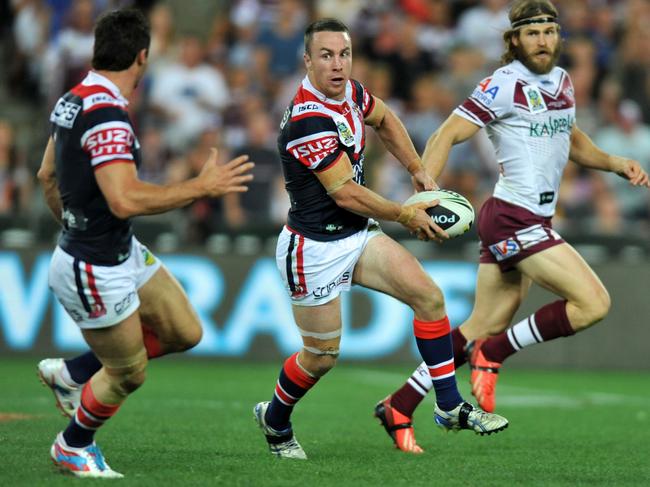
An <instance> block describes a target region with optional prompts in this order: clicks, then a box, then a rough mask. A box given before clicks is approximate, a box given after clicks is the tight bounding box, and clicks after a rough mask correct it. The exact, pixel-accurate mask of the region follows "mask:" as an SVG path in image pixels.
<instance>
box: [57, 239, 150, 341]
mask: <svg viewBox="0 0 650 487" xmlns="http://www.w3.org/2000/svg"><path fill="white" fill-rule="evenodd" d="M160 266H161V263H160V261H159V260H158V259H157V258H156V257H154V255H153V254H152V253H151V252H149V250H148V249H147V247H145V246H144V245H142V244H141V243H140V242H138V240H137V239H136V238H135V237H133V239H132V241H131V255H130V256H129V258H128V259H126V260H125V261H124V262H122V263H121V264H118V265H115V266H99V265H92V264H90V263H88V262H84V261H82V260H80V259H77V258H75V257H73V256H71V255H70V254H68V253H67V252H65V251H64V250H63V249H62V248H61V247H59V246H57V247H56V249H55V250H54V253H53V254H52V260H51V261H50V272H49V278H48V281H49V285H50V289H52V292H54V294H55V296H56V297H57V299H58V300H59V302H60V303H61V304H62V305H63V307H64V308H65V310H66V311H67V312H68V314H69V315H70V317H71V318H72V319H73V320H74V321H75V322H76V323H77V325H79V327H80V328H86V329H90V328H106V327H108V326H113V325H115V324H117V323H119V322H120V321H122V320H124V319H125V318H127V317H128V316H130V315H131V314H133V312H134V311H135V310H137V309H138V307H139V306H140V298H139V297H138V289H140V288H141V287H142V286H144V284H145V283H146V282H147V281H148V280H149V279H151V277H152V276H153V275H154V274H155V273H156V271H157V270H158V269H160Z"/></svg>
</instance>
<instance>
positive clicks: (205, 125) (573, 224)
mask: <svg viewBox="0 0 650 487" xmlns="http://www.w3.org/2000/svg"><path fill="white" fill-rule="evenodd" d="M555 3H556V5H557V6H558V8H559V10H560V15H561V20H560V22H561V25H562V36H563V38H564V53H563V55H562V57H561V61H560V65H561V66H563V67H565V68H566V69H567V70H568V71H569V72H570V74H571V76H572V79H573V83H574V86H575V96H576V100H577V123H578V125H579V126H580V127H581V128H582V129H583V130H585V131H586V132H587V133H588V134H589V135H590V136H591V137H592V138H593V139H594V140H595V142H596V143H597V144H598V145H600V147H602V148H603V149H604V150H606V151H608V152H612V153H616V154H619V155H623V156H627V157H631V158H634V159H637V160H638V161H639V162H640V163H641V164H642V165H643V166H644V168H645V169H646V170H647V171H650V0H626V1H611V0H610V1H607V0H560V1H556V2H555ZM2 5H3V7H0V8H1V9H3V11H0V18H1V19H2V20H1V21H0V24H1V25H0V35H1V36H2V50H1V52H0V59H1V60H2V64H3V66H4V68H3V70H2V71H1V72H0V88H2V90H1V91H0V92H1V93H2V96H0V101H1V102H2V104H1V106H4V107H7V106H11V104H14V105H20V106H21V107H23V108H24V107H28V108H29V113H30V118H29V119H28V122H27V123H24V122H23V124H22V125H21V126H19V127H17V126H15V125H16V124H15V123H14V121H13V120H12V119H11V117H9V116H7V115H4V114H3V108H0V215H5V216H9V217H14V218H22V217H23V216H25V215H34V213H38V212H41V213H42V214H43V215H45V214H46V213H47V211H46V208H45V206H44V205H43V204H42V203H40V201H41V200H42V198H41V197H40V195H39V193H38V192H37V190H36V189H35V188H36V184H35V173H36V169H37V167H38V165H39V163H40V156H41V154H42V150H43V147H44V146H45V142H46V139H47V123H46V121H47V115H48V114H49V111H50V110H51V107H52V105H53V103H54V101H55V100H56V99H57V98H58V96H60V94H61V93H62V92H64V91H65V90H67V89H68V88H70V87H71V86H73V85H74V84H76V83H77V82H79V81H80V79H81V78H82V77H83V76H84V74H85V72H86V71H87V70H88V68H89V61H90V58H91V55H92V39H93V33H92V27H93V23H94V21H95V19H96V17H97V16H98V15H99V14H101V12H103V11H105V10H106V9H110V8H115V7H121V6H125V5H133V6H136V7H138V8H142V9H143V10H145V11H146V12H147V14H148V16H149V18H150V21H151V26H152V43H151V50H150V57H149V63H150V65H149V70H148V74H147V76H146V78H145V80H144V81H143V82H142V83H141V86H140V87H139V89H138V91H137V93H136V96H135V97H134V99H133V100H132V101H131V104H130V111H131V115H132V118H133V120H134V122H135V124H136V126H137V131H138V134H139V139H140V142H141V144H142V147H143V156H144V160H143V164H142V167H141V169H140V175H141V177H142V178H143V179H145V180H148V181H152V182H156V183H167V182H174V181H179V180H182V179H185V178H187V177H190V176H192V175H194V174H196V173H197V171H199V170H200V167H201V165H202V164H203V162H204V161H205V159H206V157H207V154H208V151H209V148H210V147H212V146H216V147H218V148H219V156H220V158H221V159H223V160H228V159H230V158H232V157H234V156H236V155H239V154H242V153H246V154H249V155H250V156H251V159H252V160H254V161H255V162H256V164H257V165H256V168H255V171H254V174H255V181H254V182H253V184H251V187H250V190H249V191H248V192H247V193H245V194H242V195H231V196H228V197H226V198H223V199H220V200H201V201H197V202H195V203H194V204H192V205H191V206H190V207H188V208H186V209H183V210H179V211H177V212H176V213H172V214H171V215H169V216H166V217H163V218H169V219H171V221H173V222H174V224H175V225H176V226H175V228H177V229H178V232H179V234H181V235H182V236H183V239H184V240H186V241H188V242H194V243H200V242H203V241H205V239H206V238H208V237H209V236H210V235H213V234H215V233H217V234H218V233H224V232H225V233H228V232H235V231H240V230H242V229H245V230H247V231H268V230H269V229H271V231H276V230H277V229H278V228H279V226H280V225H281V223H282V222H283V221H284V219H285V216H286V211H287V209H288V201H287V197H286V195H285V193H284V189H283V181H282V174H281V169H280V164H279V160H278V156H277V151H276V147H275V139H276V136H277V130H278V126H279V123H280V120H281V118H282V113H283V111H284V109H285V107H286V106H287V104H288V103H289V101H290V100H291V98H292V96H293V94H294V93H295V90H296V89H297V87H298V84H299V82H300V79H301V78H302V77H303V76H304V68H303V61H302V54H303V32H304V29H305V26H306V25H307V24H308V23H309V22H310V21H311V20H313V19H315V18H319V17H325V16H327V17H337V18H339V19H341V20H343V21H344V22H346V23H347V24H348V25H349V26H350V28H351V31H352V34H353V48H354V68H353V76H354V77H355V78H356V79H358V80H360V81H361V82H362V83H364V84H365V85H366V86H367V87H368V88H369V89H370V91H371V92H372V93H373V94H375V95H376V96H378V97H380V98H382V99H383V100H385V101H386V102H387V103H388V104H389V105H390V106H391V107H392V108H393V110H395V111H396V112H397V113H398V115H399V116H400V117H401V119H402V120H403V122H404V124H405V125H406V127H407V129H408V130H409V133H410V134H411V136H412V138H413V140H414V142H415V145H416V148H417V149H418V151H420V152H421V151H422V150H423V148H424V145H425V143H426V141H427V139H428V137H429V136H430V135H431V133H433V132H434V131H435V130H436V128H437V127H438V126H439V125H440V123H441V122H442V121H443V120H444V119H445V118H446V117H447V116H448V114H449V113H450V112H451V111H452V110H453V108H454V107H455V106H457V105H458V104H459V103H460V102H462V100H463V99H464V98H465V97H467V96H468V95H469V94H470V93H471V91H472V90H473V88H474V86H475V84H476V83H477V82H478V81H479V80H480V79H481V78H483V77H484V76H486V75H488V74H489V73H490V72H491V71H492V70H494V69H495V67H497V66H498V65H499V58H500V55H501V53H502V50H503V41H502V38H501V33H502V32H503V31H504V30H506V29H507V28H508V26H509V23H508V18H507V8H508V1H507V0H474V1H469V0H468V1H462V0H374V1H371V0H313V1H309V0H231V1H225V0H223V1H216V0H213V1H204V2H183V1H181V0H176V1H174V0H169V1H165V2H156V1H111V0H95V1H91V0H11V1H10V2H3V4H2ZM198 7H202V8H201V9H199V11H198V12H193V9H198ZM207 17H209V19H208V21H206V18H207ZM193 19H194V20H193ZM198 20H200V21H198ZM19 132H23V135H22V136H19V135H20V134H19ZM366 161H367V163H366V171H367V181H368V183H369V186H370V187H371V188H372V189H374V190H376V191H378V192H379V193H381V194H383V195H385V196H387V197H389V198H391V199H394V200H397V201H401V200H404V199H406V198H407V197H408V196H409V195H410V194H411V192H412V188H411V185H410V178H409V177H408V176H409V175H408V174H407V173H406V171H405V170H404V169H403V168H402V167H401V166H400V165H399V164H398V163H397V162H396V161H395V160H394V158H393V157H392V156H391V155H390V154H389V153H387V151H386V150H385V149H384V147H383V146H382V145H381V143H379V142H378V139H377V138H376V136H374V135H373V133H372V130H369V131H368V145H367V157H366ZM495 180H496V164H495V162H494V153H493V151H492V147H491V145H490V143H489V141H488V140H487V137H485V135H484V134H483V133H482V132H481V133H479V136H477V137H475V138H474V139H472V140H470V141H468V142H466V143H464V144H461V145H459V146H457V147H455V148H454V150H453V151H452V154H451V158H450V160H449V163H448V165H447V169H446V170H445V171H444V173H443V175H442V176H441V178H440V179H439V181H438V183H439V185H440V186H441V187H445V188H449V189H454V190H457V191H459V192H461V193H462V194H464V195H466V196H467V197H468V198H469V199H470V200H471V201H472V202H473V203H474V205H475V206H476V207H478V206H480V204H481V203H482V201H483V200H484V199H485V198H486V197H487V196H488V195H489V194H490V192H491V190H492V187H493V185H494V182H495ZM561 188H562V189H561V195H560V204H559V205H558V214H557V217H556V219H555V225H556V226H557V227H558V228H559V230H560V231H563V230H564V231H574V232H584V233H593V234H612V235H619V234H624V233H625V234H634V235H641V236H643V235H647V234H648V231H649V227H650V225H649V220H650V218H649V213H650V191H647V190H640V189H636V190H633V189H631V188H629V187H628V186H627V183H626V182H625V181H624V180H622V179H621V178H618V177H617V176H615V175H612V174H606V173H600V172H596V171H583V170H581V169H580V168H579V167H578V166H577V165H575V164H572V163H570V164H569V165H568V166H567V170H566V173H565V176H564V182H563V185H562V187H561Z"/></svg>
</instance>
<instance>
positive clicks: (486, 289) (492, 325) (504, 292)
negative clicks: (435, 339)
mask: <svg viewBox="0 0 650 487" xmlns="http://www.w3.org/2000/svg"><path fill="white" fill-rule="evenodd" d="M530 284H531V281H530V279H529V278H528V277H526V276H524V275H522V274H521V273H520V272H519V271H516V270H515V271H509V272H502V271H501V269H500V266H499V265H498V264H480V265H479V267H478V275H477V279H476V294H475V297H474V308H473V309H472V314H471V315H470V317H469V318H468V319H467V321H465V322H464V323H463V324H462V325H461V328H462V330H463V335H464V336H465V338H467V339H468V340H475V339H477V338H482V337H484V336H487V335H494V334H497V333H500V332H501V331H503V330H504V329H506V328H507V327H508V325H509V324H510V322H511V321H512V318H513V316H514V315H515V313H516V312H517V309H518V308H519V305H520V304H521V302H522V301H523V299H524V298H525V297H526V295H527V294H528V290H529V289H530Z"/></svg>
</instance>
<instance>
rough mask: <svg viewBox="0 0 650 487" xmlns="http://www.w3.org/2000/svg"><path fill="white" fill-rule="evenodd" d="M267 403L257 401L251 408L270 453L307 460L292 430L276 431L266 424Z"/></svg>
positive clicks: (280, 456)
mask: <svg viewBox="0 0 650 487" xmlns="http://www.w3.org/2000/svg"><path fill="white" fill-rule="evenodd" d="M269 404H270V403H269V402H268V401H265V402H260V403H258V404H257V405H256V406H255V409H253V414H254V415H255V421H256V422H257V425H258V426H259V427H260V428H261V429H262V433H264V437H265V438H266V442H267V443H268V445H269V450H271V454H272V455H275V456H276V457H278V458H291V459H294V460H307V455H306V454H305V451H304V450H303V449H302V446H300V443H298V440H296V436H295V435H294V434H293V430H291V429H289V430H286V431H276V430H274V429H273V428H271V427H270V426H269V425H268V424H266V419H265V418H264V416H265V415H266V410H267V409H268V408H269Z"/></svg>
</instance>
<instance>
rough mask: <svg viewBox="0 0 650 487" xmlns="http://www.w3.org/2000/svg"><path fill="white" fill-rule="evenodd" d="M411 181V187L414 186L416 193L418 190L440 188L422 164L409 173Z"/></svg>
mask: <svg viewBox="0 0 650 487" xmlns="http://www.w3.org/2000/svg"><path fill="white" fill-rule="evenodd" d="M411 182H412V183H413V188H415V191H416V192H418V193H419V192H420V191H433V190H435V189H440V188H439V187H438V185H437V184H436V182H435V181H434V180H433V178H432V177H431V176H430V175H429V173H427V171H426V170H425V169H424V166H422V167H420V169H418V170H417V171H416V172H414V173H413V174H412V175H411Z"/></svg>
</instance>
